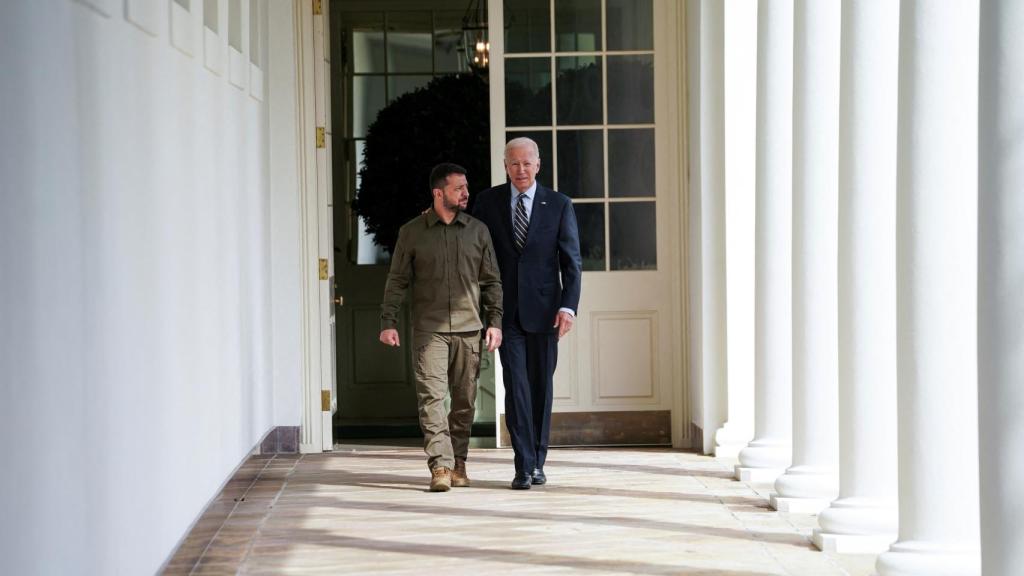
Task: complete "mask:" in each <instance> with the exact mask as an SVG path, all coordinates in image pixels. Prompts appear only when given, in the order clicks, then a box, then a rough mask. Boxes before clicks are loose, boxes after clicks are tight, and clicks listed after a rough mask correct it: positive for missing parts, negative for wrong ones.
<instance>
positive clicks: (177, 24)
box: [171, 0, 196, 56]
mask: <svg viewBox="0 0 1024 576" xmlns="http://www.w3.org/2000/svg"><path fill="white" fill-rule="evenodd" d="M195 30H196V21H195V19H193V17H192V13H191V12H189V11H188V10H186V9H185V7H184V6H182V5H181V4H178V3H177V2H174V0H171V45H172V46H174V47H175V48H177V49H178V50H181V51H182V52H184V53H185V54H188V55H189V56H195V53H196V48H195V36H196V32H195Z"/></svg>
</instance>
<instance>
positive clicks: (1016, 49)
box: [691, 0, 1024, 576]
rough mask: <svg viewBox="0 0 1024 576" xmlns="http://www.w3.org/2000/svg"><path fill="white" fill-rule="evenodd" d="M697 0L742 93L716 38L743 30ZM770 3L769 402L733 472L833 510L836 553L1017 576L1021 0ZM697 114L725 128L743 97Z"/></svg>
mask: <svg viewBox="0 0 1024 576" xmlns="http://www.w3.org/2000/svg"><path fill="white" fill-rule="evenodd" d="M699 1H700V4H701V11H700V25H699V33H700V34H701V38H702V42H701V44H700V46H701V51H700V54H699V57H698V60H699V66H700V67H701V73H700V75H699V78H700V81H701V82H702V85H701V86H700V94H701V95H702V98H704V99H706V98H707V97H708V95H709V94H716V93H721V94H724V92H725V90H724V86H720V85H717V84H715V85H712V86H708V85H705V84H707V83H720V82H722V77H723V75H722V74H721V73H715V71H714V70H711V71H707V70H705V68H706V67H710V68H713V67H716V66H721V65H722V58H721V54H719V53H716V50H721V49H722V44H723V43H722V42H704V41H703V39H704V38H705V36H707V37H708V38H712V39H716V38H721V37H722V36H723V33H722V30H723V26H724V24H725V23H724V18H723V17H722V11H721V9H720V7H719V8H718V9H714V8H712V9H709V7H713V6H715V5H717V4H719V2H718V0H699ZM757 10H758V14H757V18H758V30H757V90H756V99H757V102H756V106H757V120H756V126H755V127H754V129H755V130H756V150H757V152H756V170H755V187H756V190H755V195H756V230H755V232H754V242H755V272H754V277H755V288H754V291H755V292H754V293H755V313H754V318H753V323H754V350H755V353H754V358H753V363H754V379H755V380H754V388H755V398H754V406H755V415H754V437H753V439H752V440H751V441H750V442H749V443H748V444H747V445H746V447H745V448H743V449H742V450H741V451H740V452H739V457H738V458H739V463H738V465H737V466H736V477H737V478H738V479H740V480H745V481H755V482H756V481H761V482H771V481H773V482H774V488H775V494H774V495H773V496H772V505H773V507H774V508H776V509H777V510H779V511H780V512H811V513H817V514H818V519H819V524H820V527H819V529H818V530H816V531H815V534H814V542H815V544H816V545H817V546H818V547H819V548H822V549H825V550H831V551H835V552H839V553H844V552H857V553H868V552H871V553H879V554H880V555H879V557H878V562H877V568H878V571H879V573H880V574H881V575H882V576H887V575H894V574H901V575H902V574H922V575H923V574H929V575H936V574H938V575H941V574H951V575H952V574H980V573H981V569H982V565H983V564H984V568H985V574H993V575H1005V574H1012V573H1015V571H1017V570H1019V569H1020V567H1021V566H1024V490H1022V488H1021V486H1024V105H1022V103H1024V35H1022V34H1021V33H1020V30H1024V3H1022V2H1019V1H1018V0H992V1H986V2H985V3H984V5H982V3H981V2H980V1H979V0H903V1H902V2H891V1H890V0H845V1H842V2H840V1H839V0H760V1H759V3H758V4H757ZM726 41H728V40H726ZM725 97H728V95H727V94H726V95H725ZM979 100H980V103H979ZM700 113H701V118H700V122H701V129H702V131H707V130H714V129H720V127H721V126H722V125H723V122H722V118H721V115H722V114H724V107H722V106H717V107H716V106H705V105H702V106H701V107H700ZM701 141H702V143H703V142H708V141H710V142H717V140H716V139H715V138H714V135H712V136H711V137H709V136H708V135H706V134H704V135H702V138H701ZM720 149H721V148H719V150H720ZM710 157H711V158H712V159H715V158H716V156H715V154H714V153H713V154H711V155H710ZM707 158H708V157H707V156H702V158H701V161H702V162H704V161H706V160H707ZM716 161H721V159H717V160H716ZM728 162H729V159H728V158H727V157H726V158H725V159H724V164H725V165H728ZM979 163H980V165H979ZM724 192H725V190H724V186H710V187H705V188H702V190H701V191H700V197H701V206H702V210H701V223H700V224H701V239H702V241H703V242H708V241H709V240H708V239H709V238H710V239H712V240H710V241H712V242H714V241H715V240H714V239H716V238H722V237H724V231H723V230H721V229H720V228H721V227H724V226H728V219H727V218H726V215H725V214H724V211H725V207H724V206H725V202H722V201H717V200H718V199H716V198H715V196H716V195H724ZM691 240H692V238H691ZM704 254H705V255H706V257H707V255H709V254H710V252H708V251H706V250H705V251H704ZM705 265H707V263H706V262H705ZM708 288H709V287H708V286H705V294H706V292H707V289H708ZM719 300H720V299H719ZM715 304H716V305H719V306H720V301H717V300H716V301H715ZM705 305H707V304H706V302H705ZM721 316H722V312H721V311H720V310H717V309H716V311H715V314H713V315H711V316H710V317H711V318H721ZM706 325H707V322H705V326H706ZM705 333H706V330H705ZM712 350H714V351H718V352H717V353H721V354H725V353H726V350H725V348H724V347H723V346H715V347H713V348H712ZM703 360H704V362H708V361H709V355H708V351H707V350H705V353H704V358H703ZM711 360H712V361H716V362H720V363H721V364H724V360H723V359H721V358H711ZM721 364H719V365H721ZM709 385H711V386H719V387H722V388H724V389H725V393H726V395H728V392H729V391H730V390H732V387H730V386H729V385H728V384H727V383H723V382H721V379H719V380H717V381H715V382H710V383H705V384H704V386H705V388H707V386H709ZM732 401H733V398H729V399H728V401H727V402H726V405H729V403H731V402H732ZM727 412H729V413H730V415H731V413H732V412H733V410H731V409H729V410H727ZM979 413H980V415H981V418H980V421H979ZM727 427H728V425H726V428H727ZM726 428H723V430H725V429H726ZM719 433H721V431H719ZM723 454H725V451H724V450H723ZM979 462H980V464H979Z"/></svg>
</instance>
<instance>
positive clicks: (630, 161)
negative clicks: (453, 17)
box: [505, 0, 658, 271]
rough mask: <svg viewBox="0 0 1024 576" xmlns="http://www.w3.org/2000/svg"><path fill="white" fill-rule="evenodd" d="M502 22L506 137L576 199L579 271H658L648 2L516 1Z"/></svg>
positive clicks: (546, 180)
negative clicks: (524, 140)
mask: <svg viewBox="0 0 1024 576" xmlns="http://www.w3.org/2000/svg"><path fill="white" fill-rule="evenodd" d="M505 22H506V32H505V46H506V50H507V52H506V54H505V125H506V136H507V138H508V139H511V138H515V137H518V136H528V137H530V138H532V139H533V140H535V141H536V142H537V145H538V146H539V147H540V149H541V170H540V174H538V176H537V180H539V181H540V182H541V183H543V184H544V185H546V186H550V187H552V188H554V189H555V190H558V191H559V192H562V193H563V194H566V195H568V196H570V197H571V198H572V199H573V205H574V207H575V209H576V217H577V219H578V221H579V229H580V249H581V251H582V255H583V269H584V270H586V271H611V270H654V269H657V265H658V254H657V242H656V238H657V230H656V212H657V206H656V199H655V197H656V190H655V165H654V162H655V161H654V158H655V138H654V131H655V119H654V58H655V53H654V14H653V5H652V0H518V1H516V2H505Z"/></svg>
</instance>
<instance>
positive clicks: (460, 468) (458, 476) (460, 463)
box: [452, 458, 469, 488]
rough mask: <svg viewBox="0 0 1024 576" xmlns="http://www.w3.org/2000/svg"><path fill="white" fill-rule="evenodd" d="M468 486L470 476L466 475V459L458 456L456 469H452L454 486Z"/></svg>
mask: <svg viewBox="0 0 1024 576" xmlns="http://www.w3.org/2000/svg"><path fill="white" fill-rule="evenodd" d="M467 486H469V476H467V475H466V461H465V460H463V459H462V458H456V459H455V469H454V470H452V487H453V488H465V487H467Z"/></svg>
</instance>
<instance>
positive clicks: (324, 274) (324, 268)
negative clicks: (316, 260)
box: [320, 258, 327, 280]
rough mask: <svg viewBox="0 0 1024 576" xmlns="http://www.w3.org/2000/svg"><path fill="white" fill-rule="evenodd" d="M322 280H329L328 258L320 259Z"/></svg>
mask: <svg viewBox="0 0 1024 576" xmlns="http://www.w3.org/2000/svg"><path fill="white" fill-rule="evenodd" d="M320 279H321V280H327V258H321V259H320Z"/></svg>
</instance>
